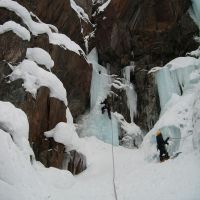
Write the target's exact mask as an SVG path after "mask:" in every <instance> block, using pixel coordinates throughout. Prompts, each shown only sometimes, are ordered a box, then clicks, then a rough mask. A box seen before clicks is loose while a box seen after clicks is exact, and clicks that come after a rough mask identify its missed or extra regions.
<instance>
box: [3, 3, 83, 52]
mask: <svg viewBox="0 0 200 200" xmlns="http://www.w3.org/2000/svg"><path fill="white" fill-rule="evenodd" d="M0 7H3V8H7V9H8V10H11V11H13V12H15V13H16V15H18V16H19V17H20V18H21V19H22V20H23V22H24V23H25V24H26V25H27V26H28V28H29V30H30V31H31V33H32V34H33V35H35V36H37V35H39V34H43V33H46V34H47V35H48V36H49V42H50V43H51V44H55V45H59V46H61V47H63V48H64V49H69V50H70V51H73V52H75V53H77V54H78V55H85V53H84V51H83V50H82V49H81V47H80V46H79V45H78V44H76V43H75V42H74V41H72V40H71V39H70V38H69V37H67V36H66V35H64V34H60V33H53V32H52V31H51V28H52V27H54V26H52V25H49V24H45V23H43V22H41V21H40V20H39V18H37V19H38V20H39V22H35V21H33V20H32V17H31V15H33V14H30V13H29V11H28V10H27V9H26V8H25V7H23V6H21V5H20V4H19V3H17V2H16V1H12V0H0ZM53 29H54V30H55V27H54V28H53Z"/></svg>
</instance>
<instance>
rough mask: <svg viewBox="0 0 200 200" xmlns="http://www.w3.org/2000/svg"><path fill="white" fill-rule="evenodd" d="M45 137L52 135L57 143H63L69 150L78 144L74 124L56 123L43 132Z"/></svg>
mask: <svg viewBox="0 0 200 200" xmlns="http://www.w3.org/2000/svg"><path fill="white" fill-rule="evenodd" d="M44 135H45V136H46V137H48V138H49V137H53V138H54V140H55V141H56V142H58V143H61V144H64V145H65V146H66V148H69V149H70V150H71V149H73V148H76V147H77V146H78V142H79V137H78V135H77V133H76V129H75V126H74V124H68V123H64V122H60V123H58V124H57V125H56V126H55V128H53V129H52V130H50V131H46V132H45V133H44Z"/></svg>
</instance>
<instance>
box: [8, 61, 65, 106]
mask: <svg viewBox="0 0 200 200" xmlns="http://www.w3.org/2000/svg"><path fill="white" fill-rule="evenodd" d="M10 66H11V68H12V69H13V72H12V73H11V74H10V80H11V81H14V80H17V79H23V80H24V84H23V86H24V88H26V90H27V91H28V92H30V93H31V94H32V95H33V96H34V97H35V96H36V93H37V90H38V89H39V88H40V87H41V86H46V87H48V88H49V89H50V96H51V97H55V98H58V99H59V100H61V101H63V102H64V103H65V105H66V106H67V94H66V90H65V88H64V86H63V84H62V82H61V81H60V80H59V79H58V78H57V76H56V75H54V74H53V73H51V72H48V71H46V70H44V69H42V68H41V67H39V66H38V65H37V64H36V63H35V62H33V61H31V60H23V61H22V62H21V63H20V64H19V65H17V66H12V65H10Z"/></svg>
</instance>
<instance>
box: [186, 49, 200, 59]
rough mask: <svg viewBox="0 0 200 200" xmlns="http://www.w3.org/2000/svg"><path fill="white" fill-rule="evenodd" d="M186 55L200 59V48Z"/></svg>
mask: <svg viewBox="0 0 200 200" xmlns="http://www.w3.org/2000/svg"><path fill="white" fill-rule="evenodd" d="M186 55H187V56H192V57H195V58H199V57H200V48H198V49H196V50H194V51H191V52H190V53H187V54H186Z"/></svg>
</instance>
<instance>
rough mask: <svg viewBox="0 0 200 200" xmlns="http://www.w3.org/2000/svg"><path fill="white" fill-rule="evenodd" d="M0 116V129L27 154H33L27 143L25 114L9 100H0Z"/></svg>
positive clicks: (27, 125) (27, 128) (27, 130)
mask: <svg viewBox="0 0 200 200" xmlns="http://www.w3.org/2000/svg"><path fill="white" fill-rule="evenodd" d="M0 116H1V117H0V129H2V130H4V131H6V132H8V133H9V134H10V135H11V136H12V139H13V141H14V142H15V144H16V145H17V146H18V147H19V148H20V149H21V150H22V151H24V152H25V153H26V154H27V155H29V154H33V153H32V150H31V149H30V147H29V144H28V132H29V124H28V119H27V117H26V114H25V113H24V112H23V111H22V110H20V109H18V108H16V107H15V106H14V105H12V104H11V103H9V102H3V101H0Z"/></svg>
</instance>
